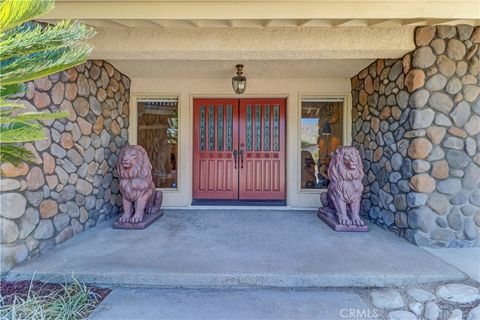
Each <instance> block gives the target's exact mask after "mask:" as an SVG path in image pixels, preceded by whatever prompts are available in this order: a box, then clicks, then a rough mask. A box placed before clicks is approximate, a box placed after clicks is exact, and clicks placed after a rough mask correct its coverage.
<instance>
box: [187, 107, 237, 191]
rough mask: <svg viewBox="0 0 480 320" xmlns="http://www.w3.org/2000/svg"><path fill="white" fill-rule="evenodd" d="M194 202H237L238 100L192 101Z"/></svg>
mask: <svg viewBox="0 0 480 320" xmlns="http://www.w3.org/2000/svg"><path fill="white" fill-rule="evenodd" d="M193 105H194V110H193V121H194V126H193V127H194V134H193V140H194V143H193V158H194V161H193V162H194V167H193V198H194V199H238V167H237V165H238V162H237V161H236V159H235V157H234V150H237V151H238V100H237V99H195V100H194V104H193Z"/></svg>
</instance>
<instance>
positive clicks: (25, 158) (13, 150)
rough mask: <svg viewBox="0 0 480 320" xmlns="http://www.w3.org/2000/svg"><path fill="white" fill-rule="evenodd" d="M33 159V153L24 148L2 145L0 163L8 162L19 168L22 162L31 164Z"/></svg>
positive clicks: (0, 145) (0, 146)
mask: <svg viewBox="0 0 480 320" xmlns="http://www.w3.org/2000/svg"><path fill="white" fill-rule="evenodd" d="M33 159H34V155H33V153H32V152H31V151H30V150H28V149H25V148H24V147H22V146H17V145H14V144H4V143H2V144H0V163H5V162H8V163H11V164H13V165H14V166H18V165H20V164H21V163H22V162H31V161H33ZM0 174H1V172H0Z"/></svg>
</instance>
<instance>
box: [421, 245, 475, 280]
mask: <svg viewBox="0 0 480 320" xmlns="http://www.w3.org/2000/svg"><path fill="white" fill-rule="evenodd" d="M422 249H424V250H426V251H427V252H429V253H430V254H432V255H433V256H435V257H437V258H439V259H441V260H443V261H445V262H446V263H448V264H450V265H452V266H454V267H456V268H457V269H459V270H461V271H463V272H465V273H466V274H467V275H468V276H469V277H470V278H472V279H473V280H475V281H477V282H480V248H478V247H476V248H441V249H434V248H422Z"/></svg>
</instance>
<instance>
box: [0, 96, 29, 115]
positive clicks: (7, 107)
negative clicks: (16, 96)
mask: <svg viewBox="0 0 480 320" xmlns="http://www.w3.org/2000/svg"><path fill="white" fill-rule="evenodd" d="M24 108H25V105H24V104H22V103H20V102H17V101H12V100H5V99H3V98H0V114H2V113H4V112H5V111H11V110H14V109H24Z"/></svg>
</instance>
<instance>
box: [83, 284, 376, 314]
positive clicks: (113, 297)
mask: <svg viewBox="0 0 480 320" xmlns="http://www.w3.org/2000/svg"><path fill="white" fill-rule="evenodd" d="M352 311H353V313H352ZM352 314H353V315H354V318H355V319H368V318H369V317H368V316H370V318H371V317H374V316H375V315H378V310H374V308H373V307H369V306H368V305H367V304H365V302H364V301H363V299H362V298H361V296H360V295H359V294H357V293H355V292H353V291H351V290H350V291H323V290H321V291H318V290H278V289H277V290H271V289H269V290H258V289H252V290H184V289H183V290H182V289H163V290H162V289H160V290H159V289H140V288H114V289H113V291H112V292H111V293H110V294H109V295H108V296H107V298H106V299H105V300H104V301H103V302H102V303H101V304H100V305H99V306H98V307H97V309H96V310H95V312H94V313H93V314H92V315H91V316H90V319H102V320H110V319H111V320H119V319H192V320H194V319H195V320H200V319H208V320H214V319H248V320H254V319H321V320H335V319H345V318H348V317H351V315H352Z"/></svg>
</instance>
